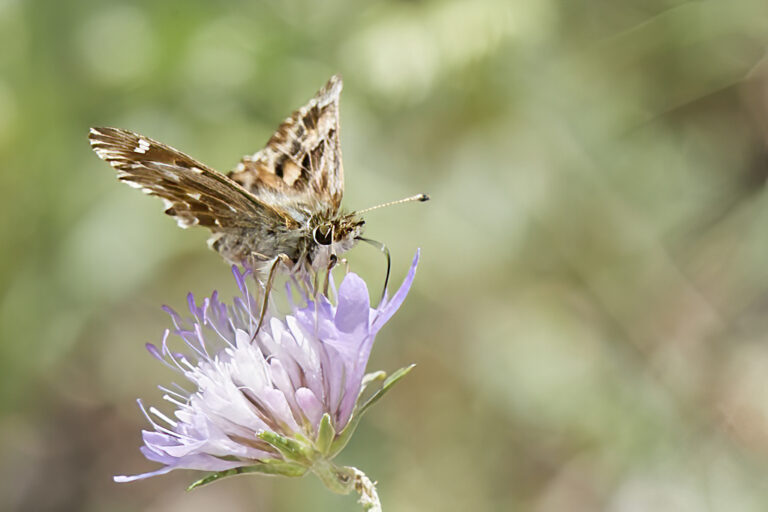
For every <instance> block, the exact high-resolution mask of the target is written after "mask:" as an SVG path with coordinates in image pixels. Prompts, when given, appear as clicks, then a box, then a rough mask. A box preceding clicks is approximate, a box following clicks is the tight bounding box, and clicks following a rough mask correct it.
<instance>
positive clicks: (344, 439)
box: [329, 364, 416, 457]
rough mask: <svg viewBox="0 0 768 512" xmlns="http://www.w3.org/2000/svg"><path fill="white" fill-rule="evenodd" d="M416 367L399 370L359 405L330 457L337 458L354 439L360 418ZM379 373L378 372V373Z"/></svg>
mask: <svg viewBox="0 0 768 512" xmlns="http://www.w3.org/2000/svg"><path fill="white" fill-rule="evenodd" d="M414 366H416V365H415V364H412V365H410V366H406V367H405V368H400V369H399V370H397V371H395V372H394V373H393V374H392V375H390V376H389V377H387V379H386V380H385V381H384V383H383V384H382V385H381V387H380V388H379V389H378V390H377V391H376V392H375V393H374V394H373V395H371V397H370V398H369V399H368V400H366V401H365V403H363V404H362V405H360V404H359V403H358V404H357V406H356V407H355V410H354V411H353V412H352V417H351V418H350V419H349V422H348V423H347V426H346V427H344V430H342V431H341V433H340V434H339V437H337V438H336V440H335V441H334V442H333V444H331V450H330V452H329V457H335V456H336V455H337V454H338V453H339V452H340V451H341V450H343V449H344V447H345V446H346V445H347V443H348V442H349V439H350V438H351V437H352V434H353V433H354V432H355V429H356V428H357V424H358V423H360V418H362V417H363V414H364V413H365V411H367V410H368V408H369V407H371V406H372V405H373V404H375V403H376V402H377V401H378V400H379V399H380V398H381V397H382V396H384V393H386V392H387V391H389V390H390V389H391V388H392V386H394V385H395V383H397V381H399V380H400V379H402V378H403V377H405V376H406V375H407V374H408V372H410V371H411V370H412V369H413V367H414ZM377 373H378V372H377Z"/></svg>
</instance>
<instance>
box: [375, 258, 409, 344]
mask: <svg viewBox="0 0 768 512" xmlns="http://www.w3.org/2000/svg"><path fill="white" fill-rule="evenodd" d="M420 253H421V249H417V250H416V255H415V256H414V257H413V263H411V269H410V270H409V271H408V275H406V276H405V280H403V284H401V285H400V288H399V289H398V290H397V292H395V294H394V295H393V296H392V298H391V299H388V300H387V301H386V302H385V303H384V304H382V305H380V306H379V307H378V314H377V315H376V316H375V317H374V319H373V322H371V323H372V325H371V330H372V331H373V332H378V331H379V329H381V328H382V327H383V326H384V324H385V323H387V321H388V320H389V319H390V318H392V315H394V314H395V313H396V312H397V310H398V309H400V306H401V305H402V304H403V301H404V300H405V296H406V295H408V292H409V291H410V289H411V284H413V278H414V277H415V276H416V267H417V266H418V264H419V255H420Z"/></svg>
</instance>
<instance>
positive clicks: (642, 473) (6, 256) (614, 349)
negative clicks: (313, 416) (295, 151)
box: [0, 0, 768, 512]
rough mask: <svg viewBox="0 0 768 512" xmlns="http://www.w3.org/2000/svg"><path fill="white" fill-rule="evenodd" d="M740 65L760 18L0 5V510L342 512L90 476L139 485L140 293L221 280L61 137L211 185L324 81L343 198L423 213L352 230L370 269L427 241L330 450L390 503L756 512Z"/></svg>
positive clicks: (555, 4) (679, 6) (428, 5)
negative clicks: (404, 369) (189, 161)
mask: <svg viewBox="0 0 768 512" xmlns="http://www.w3.org/2000/svg"><path fill="white" fill-rule="evenodd" d="M766 48H768V3H766V2H765V1H764V0H739V1H734V2H714V1H713V2H709V1H697V2H679V1H672V0H650V1H649V0H624V1H609V0H589V1H582V2H574V1H572V0H536V1H530V0H506V1H505V0H449V1H424V2H419V1H405V0H403V1H398V2H383V1H363V2H354V1H349V0H346V1H341V0H332V1H326V2H312V1H306V0H305V1H290V0H288V1H277V0H275V1H269V2H244V1H240V2H238V1H233V2H210V1H203V0H173V1H165V2H154V1H148V0H147V1H138V2H116V1H109V2H108V1H96V0H91V1H87V0H72V1H60V0H0V191H1V192H2V194H0V197H1V202H0V205H1V206H0V208H1V210H0V211H1V212H2V215H1V216H0V235H1V237H2V238H1V239H2V244H3V249H2V252H0V453H1V454H2V457H0V475H2V478H0V496H1V498H0V499H2V503H3V505H2V508H3V509H4V510H14V511H15V510H19V511H22V510H23V511H48V510H57V511H59V510H62V511H70V510H72V511H103V510H110V511H133V510H146V511H181V510H183V511H185V512H194V511H208V510H212V509H215V510H227V511H289V510H291V511H292V510H329V511H330V510H333V511H354V510H358V506H357V505H356V504H355V502H354V499H353V498H352V497H349V496H347V497H343V496H336V495H332V494H330V493H329V492H328V491H326V490H325V489H324V488H323V487H322V485H321V484H320V483H319V481H318V480H317V479H315V478H313V477H307V478H303V479H301V480H290V479H272V478H267V477H242V478H236V479H231V480H228V481H224V482H222V483H220V484H216V485H213V486H210V487H206V488H203V489H200V490H197V491H195V492H192V493H186V492H184V490H183V489H184V486H185V485H186V484H187V483H189V482H191V481H192V480H193V479H194V478H195V476H196V474H193V473H192V472H184V471H178V472H174V473H171V474H169V475H166V476H162V477H158V478H154V479H151V480H147V481H143V482H139V483H134V484H121V485H118V484H115V483H113V482H112V480H111V477H112V475H114V474H126V473H127V474H131V473H139V472H143V471H148V470H150V469H154V468H156V467H157V465H156V464H154V463H151V462H149V461H146V460H144V459H143V457H142V456H141V455H140V453H139V452H138V446H139V445H140V437H139V430H140V428H143V427H144V426H145V421H144V419H143V417H142V416H141V414H140V412H139V410H138V408H137V407H136V404H135V402H134V399H135V398H136V397H143V398H144V399H145V400H146V401H147V402H148V403H159V402H160V392H159V391H157V389H156V388H155V386H156V385H157V384H167V383H169V382H170V381H172V380H173V379H174V378H176V375H175V374H173V373H171V372H169V371H167V370H166V369H165V368H164V367H163V366H162V365H160V364H157V362H156V361H155V360H153V359H152V358H151V357H149V356H148V354H147V353H146V352H145V350H144V343H145V342H148V341H157V340H159V338H160V336H161V333H162V331H163V329H164V328H165V327H166V326H167V324H168V319H167V317H166V315H165V314H164V313H163V312H162V311H161V310H160V305H161V304H164V303H167V304H171V305H173V306H175V307H177V308H179V309H181V308H183V305H184V297H185V294H186V292H187V291H190V290H191V291H194V292H195V293H196V294H200V295H203V294H208V293H210V291H211V290H213V289H214V288H215V289H219V290H221V291H222V294H223V295H224V296H225V297H230V296H231V295H232V293H233V289H234V285H233V283H232V280H231V277H230V271H229V269H228V268H227V266H226V265H224V264H222V262H221V260H220V259H219V257H218V256H217V255H216V254H214V253H213V252H211V251H209V250H207V249H206V248H205V244H204V240H205V239H206V231H205V230H202V229H197V230H194V229H193V230H188V231H182V230H180V229H178V228H177V227H176V226H175V223H174V222H173V220H172V219H170V218H168V217H166V216H164V215H162V214H161V211H162V205H161V204H160V203H159V201H157V200H154V199H151V198H146V197H144V196H142V195H141V194H138V193H136V192H135V191H132V190H131V189H129V188H128V187H126V186H123V185H121V184H119V183H118V182H117V181H116V180H115V177H114V172H112V171H111V169H109V167H108V166H107V165H106V164H105V163H104V162H102V161H100V160H99V159H98V158H97V157H96V156H95V155H94V154H93V153H92V152H91V150H90V148H89V145H88V141H87V132H88V127H89V126H91V125H112V126H118V127H123V128H128V129H132V130H135V131H138V132H141V133H144V134H146V135H148V136H150V137H153V138H155V139H158V140H161V141H163V142H166V143H168V144H170V145H173V146H175V147H178V148H180V149H181V150H183V151H185V152H187V153H190V154H191V155H193V156H195V157H196V158H198V159H200V160H202V161H203V162H206V163H207V164H209V165H211V166H213V167H214V168H217V169H220V170H228V169H230V168H232V167H233V166H234V165H235V164H236V162H237V161H238V160H239V159H240V157H241V156H242V155H243V154H246V153H253V152H254V151H256V150H257V149H259V148H260V147H261V146H262V145H263V143H264V142H265V141H266V140H267V138H268V137H269V136H270V134H271V132H272V130H273V129H274V128H275V127H276V126H277V125H278V124H279V122H280V121H282V120H283V119H284V118H285V117H286V116H287V115H288V114H289V113H290V112H291V111H292V110H293V109H294V108H296V107H298V106H299V105H301V104H303V103H304V102H305V101H306V100H307V99H308V98H310V97H311V96H312V94H314V92H315V91H316V90H317V89H318V88H319V87H320V86H321V85H322V84H323V83H324V82H325V81H326V80H327V79H328V77H329V76H330V75H331V74H333V73H341V74H342V75H343V76H344V79H345V90H344V93H343V95H342V102H341V126H342V145H343V150H344V156H345V167H346V175H347V187H346V194H345V205H346V206H347V207H348V208H355V209H357V208H364V207H367V206H371V205H373V204H377V203H380V202H383V201H387V200H391V199H397V198H400V197H404V196H406V195H410V194H413V193H416V192H422V191H425V192H429V193H431V195H432V198H433V200H432V201H431V202H430V203H426V204H424V205H421V204H411V205H404V206H399V207H393V208H391V209H384V210H378V211H376V212H371V213H370V214H369V215H368V216H367V220H368V223H367V226H366V227H367V235H368V236H370V237H372V238H375V239H378V240H382V241H385V242H386V243H387V244H388V245H389V246H390V248H391V250H392V253H393V256H394V270H393V279H394V282H399V280H400V279H401V278H402V276H403V275H404V273H405V271H406V268H407V265H408V263H409V262H410V259H411V256H412V254H413V252H414V251H415V250H416V248H417V247H421V248H422V255H423V258H422V261H421V266H420V269H419V273H418V276H417V279H416V282H415V286H414V289H413V291H412V293H411V295H410V296H409V298H408V300H407V302H406V304H405V306H404V308H403V309H402V310H401V311H400V313H398V315H397V316H396V317H395V318H394V320H393V321H392V322H391V324H390V325H389V326H388V327H387V328H386V329H385V330H384V331H382V333H381V334H380V336H379V338H378V340H377V345H376V346H375V347H374V351H373V355H372V359H371V363H370V366H369V368H371V369H372V370H375V369H385V370H388V371H392V370H394V369H396V368H399V367H400V366H404V365H405V364H408V363H411V362H414V363H417V364H418V366H417V368H416V369H415V371H414V372H412V373H411V374H410V375H409V376H408V377H407V379H406V380H404V381H403V383H402V384H400V385H399V386H398V387H397V388H395V390H394V391H393V392H392V393H391V394H389V395H388V396H387V398H386V400H383V401H382V402H380V404H379V405H377V406H376V407H375V408H374V409H373V410H372V411H371V413H370V414H369V415H368V416H367V417H366V418H365V419H364V420H363V422H362V425H361V427H360V429H359V431H358V433H357V435H356V436H355V438H354V439H353V441H352V443H351V444H350V445H349V447H348V448H347V450H346V451H345V452H344V453H342V455H341V456H340V458H339V461H340V462H341V463H345V464H353V465H355V466H358V467H360V468H362V469H363V470H364V471H366V472H367V473H368V474H369V475H370V476H371V478H373V479H375V480H378V482H379V492H380V494H381V497H382V500H383V504H384V510H385V511H387V510H388V511H398V512H400V511H406V512H408V511H424V510H443V511H464V510H493V511H496V510H499V511H502V510H520V511H539V512H549V511H577V512H578V511H594V510H608V511H621V512H624V511H626V512H634V511H648V510H655V511H720V510H724V511H725V510H727V511H734V510H738V511H764V510H768V484H767V483H766V481H767V479H766V475H767V474H768V315H767V314H766V313H768V197H766V189H765V181H766V177H768V150H767V146H766V138H767V137H768V61H766V60H765V55H766ZM349 257H350V260H351V262H352V267H353V268H354V269H355V270H356V271H357V272H359V273H361V274H362V275H363V276H364V277H366V279H368V280H369V282H371V283H376V282H380V280H381V278H382V274H383V259H382V258H381V256H380V255H378V254H377V253H376V251H375V250H374V249H371V248H370V247H366V246H361V247H358V248H356V249H354V250H353V251H352V252H351V253H350V255H349ZM372 286H374V285H372Z"/></svg>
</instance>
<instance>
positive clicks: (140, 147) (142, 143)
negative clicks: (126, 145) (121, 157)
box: [133, 139, 149, 154]
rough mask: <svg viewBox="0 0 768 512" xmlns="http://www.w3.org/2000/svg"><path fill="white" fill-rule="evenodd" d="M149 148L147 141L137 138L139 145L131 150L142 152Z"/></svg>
mask: <svg viewBox="0 0 768 512" xmlns="http://www.w3.org/2000/svg"><path fill="white" fill-rule="evenodd" d="M148 150H149V142H147V141H146V140H144V139H139V145H138V146H136V148H135V149H134V150H133V151H134V152H135V153H141V154H144V153H146V152H147V151H148Z"/></svg>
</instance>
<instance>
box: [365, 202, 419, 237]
mask: <svg viewBox="0 0 768 512" xmlns="http://www.w3.org/2000/svg"><path fill="white" fill-rule="evenodd" d="M411 201H421V202H424V201H429V195H428V194H416V195H415V196H411V197H406V198H405V199H398V200H397V201H390V202H388V203H384V204H379V205H376V206H371V207H370V208H365V209H363V210H358V211H357V212H356V213H365V212H369V211H371V210H378V209H379V208H384V207H385V206H394V205H396V204H402V203H410V202H411ZM361 240H362V239H361Z"/></svg>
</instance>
